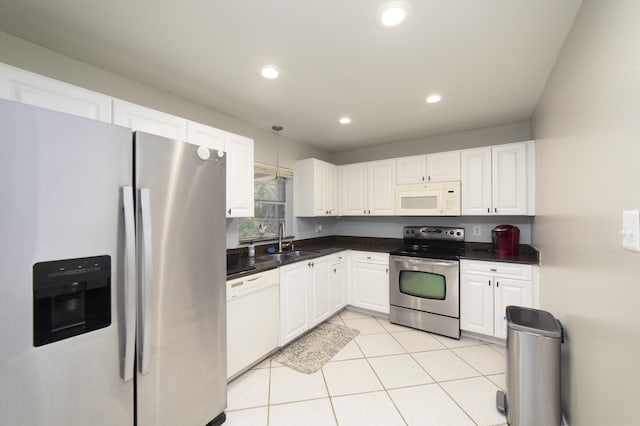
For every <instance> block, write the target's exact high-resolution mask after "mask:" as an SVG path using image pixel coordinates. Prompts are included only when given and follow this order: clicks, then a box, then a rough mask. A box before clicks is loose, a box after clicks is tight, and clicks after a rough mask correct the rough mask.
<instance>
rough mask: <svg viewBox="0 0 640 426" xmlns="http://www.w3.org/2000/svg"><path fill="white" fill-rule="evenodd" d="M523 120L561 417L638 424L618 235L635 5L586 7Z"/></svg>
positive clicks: (635, 128)
mask: <svg viewBox="0 0 640 426" xmlns="http://www.w3.org/2000/svg"><path fill="white" fill-rule="evenodd" d="M541 31H544V29H543V28H541ZM532 123H533V125H532V130H533V136H534V137H535V139H536V163H537V169H536V176H537V179H536V188H537V190H536V210H537V216H536V218H535V222H534V226H533V243H534V244H535V245H536V246H538V247H539V248H540V250H541V254H542V265H541V286H540V288H541V304H542V308H543V309H545V310H548V311H550V312H552V313H553V314H554V315H556V316H557V317H558V318H559V319H560V320H561V321H562V322H563V324H564V327H565V330H566V343H565V345H563V366H562V367H563V369H564V371H563V373H564V374H563V407H564V410H565V415H566V417H567V419H568V422H569V424H570V425H572V426H576V425H631V424H639V422H640V414H638V401H639V398H638V395H639V392H638V384H639V383H640V253H633V252H630V251H626V250H623V249H622V246H621V237H620V235H618V230H619V229H620V228H621V214H622V210H623V209H639V208H640V167H639V161H640V1H637V0H607V1H602V0H585V2H584V3H583V6H582V9H581V10H580V12H579V14H578V16H577V18H576V21H575V24H574V27H573V29H572V31H571V32H570V34H569V36H568V38H567V41H566V43H565V46H564V48H563V49H562V51H561V53H560V55H559V57H558V60H557V63H556V65H555V68H554V70H553V72H552V74H551V78H550V80H549V82H548V84H547V87H546V89H545V91H544V95H543V96H542V98H541V100H540V102H539V104H538V107H537V110H536V114H535V116H534V118H533V121H532Z"/></svg>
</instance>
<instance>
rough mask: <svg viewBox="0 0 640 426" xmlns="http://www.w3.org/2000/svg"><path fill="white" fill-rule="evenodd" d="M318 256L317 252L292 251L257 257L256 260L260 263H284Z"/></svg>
mask: <svg viewBox="0 0 640 426" xmlns="http://www.w3.org/2000/svg"><path fill="white" fill-rule="evenodd" d="M316 254H318V252H317V251H310V250H291V251H283V252H280V253H269V254H263V255H262V256H257V257H256V260H258V261H275V262H283V261H285V260H295V259H297V258H299V257H305V256H313V255H316Z"/></svg>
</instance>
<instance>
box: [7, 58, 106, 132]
mask: <svg viewBox="0 0 640 426" xmlns="http://www.w3.org/2000/svg"><path fill="white" fill-rule="evenodd" d="M0 97H2V98H4V99H9V100H12V101H16V102H21V103H23V104H29V105H33V106H37V107H41V108H47V109H51V110H54V111H59V112H64V113H67V114H72V115H77V116H80V117H84V118H90V119H93V120H99V121H104V122H105V123H111V98H110V97H109V96H105V95H102V94H100V93H96V92H92V91H91V90H87V89H83V88H81V87H78V86H74V85H71V84H67V83H63V82H61V81H58V80H54V79H51V78H48V77H44V76H41V75H38V74H34V73H31V72H28V71H24V70H21V69H19V68H14V67H11V66H8V65H2V64H0Z"/></svg>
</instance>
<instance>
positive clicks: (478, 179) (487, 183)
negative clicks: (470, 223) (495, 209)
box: [461, 148, 492, 216]
mask: <svg viewBox="0 0 640 426" xmlns="http://www.w3.org/2000/svg"><path fill="white" fill-rule="evenodd" d="M461 164H462V170H461V193H462V215H472V216H482V215H489V214H492V210H491V202H492V196H491V148H479V149H467V150H464V151H462V153H461Z"/></svg>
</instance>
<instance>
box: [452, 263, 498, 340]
mask: <svg viewBox="0 0 640 426" xmlns="http://www.w3.org/2000/svg"><path fill="white" fill-rule="evenodd" d="M493 286H494V282H493V279H492V278H490V277H483V276H481V275H469V274H461V275H460V329H461V330H467V331H473V332H475V333H480V334H487V335H489V336H492V335H493V318H494V315H493Z"/></svg>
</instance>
